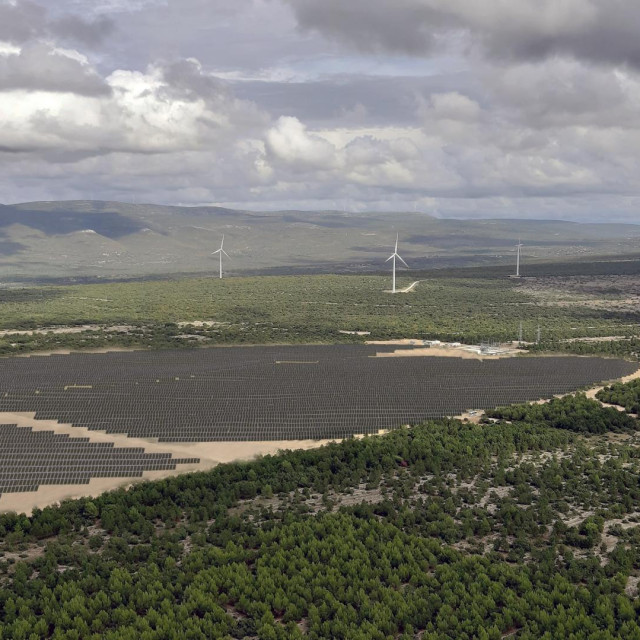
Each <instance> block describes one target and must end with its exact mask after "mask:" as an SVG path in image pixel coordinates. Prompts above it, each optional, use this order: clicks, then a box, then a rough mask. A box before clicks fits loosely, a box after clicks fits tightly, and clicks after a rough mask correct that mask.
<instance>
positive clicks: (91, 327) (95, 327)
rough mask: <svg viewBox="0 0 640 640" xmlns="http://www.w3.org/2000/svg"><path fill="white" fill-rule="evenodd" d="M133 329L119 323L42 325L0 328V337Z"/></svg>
mask: <svg viewBox="0 0 640 640" xmlns="http://www.w3.org/2000/svg"><path fill="white" fill-rule="evenodd" d="M131 329H133V327H132V326H131V325H128V324H121V325H112V326H104V325H100V324H83V325H78V326H73V327H70V326H64V327H43V328H42V329H2V330H0V337H2V336H32V335H35V334H47V333H54V334H66V333H82V332H83V331H100V330H101V331H107V332H118V331H130V330H131Z"/></svg>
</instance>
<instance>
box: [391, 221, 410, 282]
mask: <svg viewBox="0 0 640 640" xmlns="http://www.w3.org/2000/svg"><path fill="white" fill-rule="evenodd" d="M396 258H398V260H400V262H402V264H403V265H404V266H405V267H407V269H408V268H409V265H408V264H407V263H406V262H405V261H404V260H403V259H402V258H401V257H400V254H399V253H398V234H397V233H396V248H395V249H394V251H393V253H392V254H391V255H390V256H389V257H388V258H387V259H386V260H385V262H389V260H393V287H392V288H391V293H395V292H396Z"/></svg>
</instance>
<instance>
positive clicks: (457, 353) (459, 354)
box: [375, 347, 526, 360]
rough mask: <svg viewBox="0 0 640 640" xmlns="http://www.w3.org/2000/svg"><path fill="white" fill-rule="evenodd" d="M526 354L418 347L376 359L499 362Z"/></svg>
mask: <svg viewBox="0 0 640 640" xmlns="http://www.w3.org/2000/svg"><path fill="white" fill-rule="evenodd" d="M523 353H526V351H523V350H522V349H519V350H518V351H506V352H505V353H500V354H490V355H487V354H484V353H476V352H475V351H467V350H466V349H461V348H458V347H416V348H414V349H396V350H395V351H382V352H378V353H376V355H375V357H376V358H410V357H423V356H431V357H435V358H464V359H467V360H469V359H470V360H498V359H499V358H513V357H515V356H518V355H521V354H523Z"/></svg>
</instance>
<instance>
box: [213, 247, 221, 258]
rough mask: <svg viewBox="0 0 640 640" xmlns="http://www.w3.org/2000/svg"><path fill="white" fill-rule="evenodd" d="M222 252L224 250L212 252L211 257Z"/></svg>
mask: <svg viewBox="0 0 640 640" xmlns="http://www.w3.org/2000/svg"><path fill="white" fill-rule="evenodd" d="M221 251H222V249H216V250H215V251H212V252H211V255H212V256H215V255H216V253H220V252H221Z"/></svg>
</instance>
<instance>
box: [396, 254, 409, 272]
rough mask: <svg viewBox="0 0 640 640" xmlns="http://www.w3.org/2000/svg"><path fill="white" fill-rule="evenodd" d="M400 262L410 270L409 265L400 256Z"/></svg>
mask: <svg viewBox="0 0 640 640" xmlns="http://www.w3.org/2000/svg"><path fill="white" fill-rule="evenodd" d="M398 260H400V262H402V264H403V265H404V266H405V267H407V269H408V268H409V265H408V264H407V263H406V262H405V261H404V260H403V259H402V258H401V257H400V256H398Z"/></svg>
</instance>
